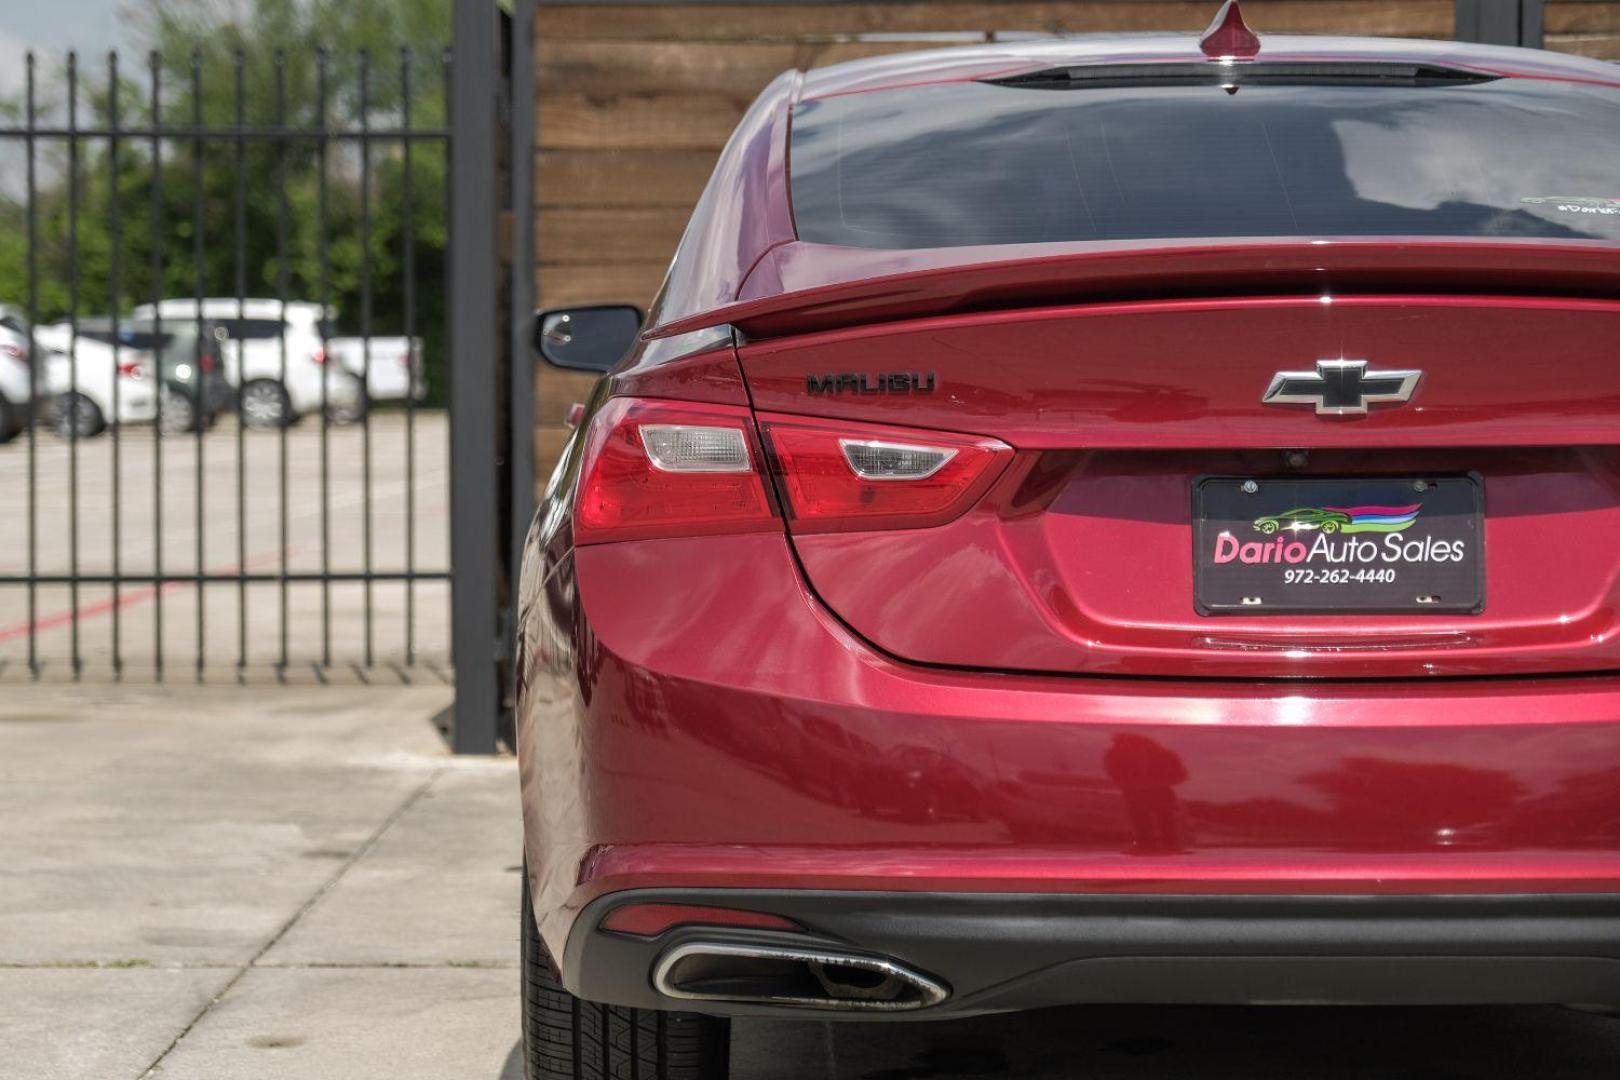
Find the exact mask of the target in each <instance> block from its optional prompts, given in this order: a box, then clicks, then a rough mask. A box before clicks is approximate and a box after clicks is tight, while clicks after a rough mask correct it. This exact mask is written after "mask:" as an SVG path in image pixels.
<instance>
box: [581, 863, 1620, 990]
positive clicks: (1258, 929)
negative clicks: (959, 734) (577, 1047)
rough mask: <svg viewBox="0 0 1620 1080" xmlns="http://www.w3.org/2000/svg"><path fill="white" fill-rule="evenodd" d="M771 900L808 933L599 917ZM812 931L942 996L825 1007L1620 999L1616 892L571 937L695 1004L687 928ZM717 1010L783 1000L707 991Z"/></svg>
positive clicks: (798, 944) (1002, 909)
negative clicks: (725, 915)
mask: <svg viewBox="0 0 1620 1080" xmlns="http://www.w3.org/2000/svg"><path fill="white" fill-rule="evenodd" d="M647 902H654V903H678V904H702V905H711V906H722V907H733V908H741V909H744V910H748V911H763V912H768V913H771V914H776V915H782V916H786V917H788V918H791V919H793V920H794V921H796V922H798V923H799V924H800V925H801V926H803V927H804V928H805V930H804V932H803V933H786V932H779V931H769V932H767V931H758V930H754V931H736V930H732V931H725V930H719V929H710V928H701V927H681V928H676V929H673V930H670V931H668V932H666V933H664V934H662V935H660V936H658V937H654V938H648V937H635V936H631V935H627V934H619V933H611V932H607V931H603V930H600V929H598V928H597V927H598V924H599V923H600V922H601V919H602V918H603V917H604V916H606V915H607V914H608V913H609V912H611V911H612V910H613V909H614V908H616V907H618V906H619V905H621V904H626V903H647ZM713 942H723V943H729V944H739V945H742V946H744V947H749V946H753V947H762V948H764V949H767V950H769V949H774V948H781V947H794V948H803V949H809V950H815V951H822V952H838V953H847V954H853V955H856V956H864V957H872V958H880V959H884V960H888V961H891V962H896V963H899V964H901V965H904V966H905V967H907V968H909V969H911V970H912V971H915V972H917V973H920V974H922V975H924V976H927V977H929V978H930V979H931V980H933V981H934V982H936V983H938V984H940V985H942V986H943V987H944V988H945V989H946V991H947V996H946V997H945V999H944V1000H943V1001H941V1002H940V1003H939V1004H936V1005H932V1006H929V1007H924V1008H917V1009H915V1010H910V1011H900V1012H877V1011H871V1012H869V1011H862V1010H859V1009H854V1010H850V1009H839V1010H829V1011H828V1012H827V1015H829V1016H849V1017H851V1018H857V1019H874V1018H882V1017H886V1016H894V1017H898V1018H906V1017H909V1018H913V1019H926V1018H930V1017H940V1016H956V1015H968V1014H974V1013H985V1012H1002V1011H1010V1010H1019V1009H1032V1008H1042V1007H1046V1006H1051V1005H1068V1004H1101V1003H1107V1004H1119V1003H1148V1002H1156V1003H1167V1004H1327V1003H1332V1004H1401V1005H1426V1004H1532V1003H1577V1002H1581V1003H1609V1002H1620V898H1615V897H1604V896H1597V897H1593V896H1560V897H1548V896H1488V897H1486V896H1465V897H1458V896H1449V897H1389V896H1360V897H1297V896H1296V897H1231V896H1184V897H1155V896H1118V897H1096V896H1054V895H1028V894H1025V895H1017V894H1000V895H996V894H988V895H987V894H959V895H948V894H925V893H840V892H769V891H759V892H749V891H735V890H733V891H726V890H647V891H639V892H634V893H627V894H619V895H615V896H613V897H605V898H603V899H602V900H599V901H597V902H596V903H594V904H592V905H590V906H589V907H588V908H586V909H585V911H584V912H583V913H582V915H581V917H580V918H579V920H578V922H577V923H576V928H575V930H574V933H573V934H572V935H571V936H570V938H569V941H568V945H567V950H566V952H565V953H564V954H563V962H562V969H563V977H564V981H565V983H566V984H567V985H568V986H569V988H570V989H571V990H573V991H574V992H575V993H577V994H579V995H580V996H582V997H585V998H587V999H589V1000H592V1001H602V1002H611V1003H614V1004H622V1005H632V1006H638V1007H643V1008H665V1009H668V1008H692V1007H693V1005H692V1003H691V1002H683V1001H680V1000H674V999H670V998H667V997H664V996H662V995H661V994H659V993H658V992H657V991H656V990H655V989H654V987H653V984H652V980H651V979H650V978H649V972H651V971H653V970H655V969H656V968H657V966H658V964H659V961H660V959H661V958H663V957H665V956H667V955H669V954H670V953H671V951H672V950H675V949H677V948H679V947H681V946H683V945H688V946H690V945H693V944H695V943H713ZM698 1007H699V1008H701V1009H703V1010H704V1011H709V1012H720V1013H732V1014H738V1015H755V1014H771V1013H781V1012H783V1011H784V1008H783V1007H781V1006H773V1005H770V1004H768V1003H761V1002H758V1001H755V1002H748V1001H705V1002H703V1003H702V1004H701V1005H699V1006H698Z"/></svg>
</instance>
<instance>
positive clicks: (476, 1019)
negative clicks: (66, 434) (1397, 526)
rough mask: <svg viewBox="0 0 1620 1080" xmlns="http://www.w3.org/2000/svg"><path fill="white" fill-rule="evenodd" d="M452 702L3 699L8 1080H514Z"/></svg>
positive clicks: (974, 1046)
mask: <svg viewBox="0 0 1620 1080" xmlns="http://www.w3.org/2000/svg"><path fill="white" fill-rule="evenodd" d="M449 693H450V692H449V690H448V689H447V688H444V687H432V686H429V687H423V686H392V687H378V686H371V687H366V686H358V685H355V686H326V687H321V686H294V687H289V688H286V689H284V690H280V691H278V692H277V693H275V694H273V695H253V694H244V693H243V692H242V691H241V690H239V689H235V688H232V687H185V688H158V687H127V686H126V687H121V688H116V689H96V688H91V687H71V686H61V685H49V684H47V685H33V686H28V685H24V686H13V687H8V688H7V690H6V691H5V693H4V694H0V821H4V822H5V827H4V828H0V1034H3V1038H0V1080H136V1078H159V1077H161V1078H164V1080H271V1078H275V1080H289V1078H297V1080H328V1078H329V1080H355V1078H361V1077H378V1078H383V1077H386V1078H388V1080H448V1078H456V1080H462V1078H475V1080H484V1078H488V1080H521V1072H520V1069H519V1066H518V1063H517V1056H516V1048H517V1031H518V1001H517V977H518V973H517V970H516V968H515V964H514V961H515V956H516V950H517V944H516V927H517V923H516V916H515V911H516V905H517V897H518V876H517V864H518V859H519V854H518V837H519V826H518V815H517V807H516V783H517V782H516V776H515V765H514V764H513V762H512V761H511V759H509V758H495V759H483V758H462V759H456V758H452V757H450V756H448V755H446V754H445V752H444V750H443V747H442V744H441V742H440V740H439V737H438V735H437V733H436V732H435V730H434V727H433V723H432V720H433V718H434V717H435V716H436V715H437V714H438V713H439V712H440V711H441V710H442V709H443V708H444V707H445V706H446V704H447V703H448V701H449ZM733 1044H734V1070H733V1075H734V1076H735V1077H736V1078H737V1080H931V1078H946V1077H968V1076H973V1077H999V1078H1013V1077H1016V1078H1020V1080H1059V1078H1062V1080H1080V1078H1085V1080H1170V1078H1175V1080H1257V1078H1260V1077H1265V1078H1268V1080H1270V1078H1277V1080H1340V1078H1343V1080H1350V1078H1356V1080H1368V1078H1379V1080H1486V1078H1490V1080H1510V1078H1511V1080H1519V1078H1524V1077H1535V1078H1537V1080H1591V1078H1595V1077H1605V1076H1611V1075H1613V1074H1614V1070H1615V1066H1616V1063H1617V1062H1620V1021H1613V1020H1608V1019H1603V1018H1600V1017H1594V1016H1589V1015H1585V1014H1582V1013H1577V1012H1572V1011H1569V1010H1565V1009H1559V1008H1489V1009H1313V1008H1293V1009H1259V1008H1257V1009H1207V1008H1203V1009H1200V1008H1106V1009H1096V1008H1093V1009H1066V1010H1055V1011H1049V1012H1042V1013H1033V1014H1027V1015H1018V1016H1004V1017H986V1018H981V1019H976V1020H971V1021H962V1022H942V1023H932V1024H929V1023H917V1024H907V1025H881V1024H870V1023H839V1024H824V1023H818V1022H810V1021H805V1022H792V1023H788V1022H748V1023H739V1024H738V1025H737V1026H736V1028H735V1030H734V1035H733Z"/></svg>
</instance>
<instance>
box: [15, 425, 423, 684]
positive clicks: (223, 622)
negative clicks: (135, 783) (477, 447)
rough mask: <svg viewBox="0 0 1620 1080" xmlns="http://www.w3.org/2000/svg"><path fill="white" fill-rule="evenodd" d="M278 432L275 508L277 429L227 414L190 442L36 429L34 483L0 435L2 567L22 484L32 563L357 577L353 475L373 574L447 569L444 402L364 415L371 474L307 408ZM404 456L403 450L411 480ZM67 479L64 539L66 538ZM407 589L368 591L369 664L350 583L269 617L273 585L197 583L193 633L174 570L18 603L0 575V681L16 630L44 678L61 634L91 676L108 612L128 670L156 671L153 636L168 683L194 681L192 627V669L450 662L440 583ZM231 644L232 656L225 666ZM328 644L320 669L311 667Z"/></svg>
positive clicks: (103, 655) (21, 671)
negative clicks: (241, 422)
mask: <svg viewBox="0 0 1620 1080" xmlns="http://www.w3.org/2000/svg"><path fill="white" fill-rule="evenodd" d="M285 435H286V438H285V450H286V485H285V492H286V501H285V512H283V510H284V507H283V498H282V496H283V485H282V480H281V476H282V449H283V440H282V433H281V432H272V431H240V432H239V430H238V428H237V426H236V423H235V420H234V418H231V417H226V418H223V419H222V420H221V422H220V423H219V424H218V425H217V426H215V427H214V428H213V429H212V430H211V431H209V432H207V433H206V434H204V435H203V436H202V437H201V438H200V439H198V438H195V437H193V436H190V435H182V436H169V437H164V438H162V439H161V441H160V440H159V439H157V438H156V437H155V436H154V433H153V430H152V428H151V427H150V426H144V427H129V428H126V429H124V430H123V432H122V434H121V438H120V439H119V440H118V441H117V442H116V443H115V441H114V439H113V438H112V437H111V435H110V434H104V435H102V436H99V437H97V438H94V439H87V440H83V441H81V442H80V443H79V444H78V446H77V448H76V449H75V448H73V447H71V446H70V445H69V444H68V443H66V442H64V441H62V440H61V439H58V438H57V437H56V436H55V435H54V434H52V433H50V432H48V431H45V430H40V431H38V432H37V440H36V446H37V453H36V457H35V461H34V464H33V466H32V480H31V478H30V464H29V453H28V447H27V440H26V438H18V439H15V440H13V441H12V442H10V443H7V444H5V445H3V446H0V575H13V574H15V575H20V574H24V573H26V572H27V570H28V566H29V550H30V545H29V530H30V527H31V525H30V520H31V519H30V513H29V497H28V493H29V491H30V490H33V491H34V492H35V493H36V495H37V503H36V504H35V506H34V510H33V517H32V529H33V533H34V537H35V541H34V546H33V550H34V565H35V568H36V570H37V572H38V573H41V574H61V575H65V574H68V573H69V572H70V570H71V569H72V567H73V566H74V563H75V559H76V560H77V566H78V570H79V573H82V574H110V573H111V572H112V570H113V565H114V555H115V552H116V555H117V559H118V565H119V568H120V570H121V572H122V573H124V574H151V573H153V572H154V571H155V570H157V569H158V567H159V561H158V558H157V556H158V555H159V554H160V555H161V569H162V570H163V571H164V572H165V573H169V574H191V573H195V572H196V571H197V570H198V568H199V567H200V568H201V569H202V571H203V572H205V573H214V574H234V573H235V572H236V568H237V567H239V566H240V567H243V568H245V569H246V570H247V571H248V572H250V573H279V572H280V571H282V570H283V568H285V569H286V570H287V571H289V572H292V573H314V572H320V571H322V570H323V569H325V570H329V571H333V572H338V573H342V572H351V573H352V572H357V571H360V570H362V569H363V568H364V567H365V566H366V543H365V540H366V534H367V529H368V520H367V518H368V515H367V507H368V491H367V488H368V483H369V508H370V514H369V530H370V541H371V543H370V553H371V554H370V560H371V567H372V569H373V570H375V571H379V572H397V571H403V570H405V569H406V568H407V566H408V565H410V566H414V568H415V569H416V570H417V571H419V572H420V571H442V570H443V569H444V568H445V567H446V566H447V565H448V547H449V536H448V534H449V524H448V522H449V514H448V506H449V501H448V494H447V492H448V469H449V466H448V438H449V425H448V423H447V420H446V417H445V414H444V413H443V412H440V411H437V410H424V411H421V412H419V413H418V414H417V415H416V417H415V418H414V420H413V421H409V422H408V421H407V418H406V415H405V413H403V412H401V411H397V410H395V411H387V412H378V413H377V414H376V415H375V416H374V417H373V418H372V423H371V431H370V435H369V440H370V470H369V480H368V477H367V470H366V467H365V453H366V440H367V435H366V434H365V432H364V431H363V429H362V428H360V427H332V428H330V429H329V430H327V431H326V432H325V433H324V435H323V432H322V428H321V424H320V423H319V422H318V421H316V420H313V419H310V418H307V417H306V418H305V419H304V420H303V421H302V422H300V423H298V424H296V425H294V426H293V427H292V428H290V429H288V430H287V431H286V433H285ZM239 436H240V441H239ZM323 443H324V450H323ZM407 449H409V450H410V454H409V455H407ZM239 451H240V452H239ZM323 454H324V458H325V466H324V469H323V465H322V459H323ZM115 455H116V462H115ZM75 457H76V459H77V460H76V461H75ZM408 460H411V461H414V472H413V473H412V474H411V475H407V469H406V462H407V461H408ZM199 461H200V466H199ZM238 462H240V463H241V469H240V475H238ZM75 475H76V476H77V488H78V509H77V523H76V531H77V536H78V544H77V551H76V552H75V549H74V545H73V544H72V543H71V542H70V540H71V537H72V536H73V535H74V532H75V522H74V512H73V500H72V498H71V495H72V492H73V490H74V482H73V478H74V476H75ZM160 489H161V490H160ZM238 491H240V492H241V493H242V498H241V500H240V505H241V507H242V511H243V512H242V514H241V516H240V517H239V516H238V505H239V500H238ZM115 492H116V493H117V496H118V498H117V503H118V505H117V520H116V526H115V521H114V493H115ZM408 493H409V499H408V498H407V495H408ZM199 497H200V500H199ZM283 524H285V535H283ZM115 527H116V534H117V543H116V545H115V543H114V531H115ZM159 537H161V546H160V545H159V544H158V538H159ZM408 539H409V543H410V545H411V548H412V550H407V541H408ZM408 557H409V562H408V561H407V560H408ZM410 590H411V591H410V593H409V595H408V590H407V586H406V584H405V583H403V582H392V581H391V582H379V583H376V584H374V585H373V586H372V587H371V599H372V615H373V618H372V631H371V633H372V643H371V654H372V655H371V660H372V666H371V667H370V668H369V669H368V668H367V667H366V665H365V660H366V655H365V653H366V650H365V641H366V619H365V613H366V591H367V590H366V587H365V586H364V585H362V584H358V583H335V584H332V585H330V586H328V587H326V588H325V589H323V587H322V586H321V585H319V584H294V585H291V586H289V587H288V588H287V589H286V593H285V608H286V618H285V620H283V616H282V611H283V595H282V588H281V586H280V585H279V584H275V583H268V584H253V585H249V586H247V587H246V589H245V590H241V591H239V590H238V588H237V587H236V585H234V584H223V585H218V584H216V585H210V586H206V587H205V588H204V589H203V590H202V592H203V594H204V597H205V599H204V606H203V610H202V616H203V618H202V623H201V635H200V639H199V626H198V610H197V594H198V589H197V588H196V587H195V586H193V585H191V584H189V583H177V582H171V583H169V584H166V585H163V586H162V587H154V586H153V585H151V584H144V583H139V582H135V583H130V584H126V585H124V586H123V587H122V589H121V590H120V591H119V594H118V595H117V596H116V597H115V596H114V595H113V590H112V589H111V587H110V586H106V585H81V586H80V587H79V589H78V591H77V604H75V597H74V592H73V590H72V589H70V588H69V587H67V586H65V585H48V586H39V587H38V588H37V589H36V590H35V598H34V607H33V610H32V612H31V611H30V608H29V596H28V589H27V588H26V587H24V586H20V585H15V584H0V684H4V683H5V682H8V681H16V680H17V679H19V678H24V677H26V676H27V674H28V671H27V659H28V637H29V628H30V626H32V627H33V628H34V631H35V636H36V641H37V646H36V647H37V656H38V657H39V659H40V660H41V662H42V665H43V668H42V674H43V677H44V678H46V679H61V678H67V677H71V676H72V674H73V668H72V664H71V659H72V657H73V639H74V635H75V630H76V631H77V635H78V642H79V655H80V657H81V660H82V669H81V673H82V674H83V675H85V676H87V677H96V676H103V675H105V674H107V673H108V672H109V671H110V669H111V667H112V660H113V632H114V628H115V625H116V627H117V629H118V634H119V639H120V642H121V649H122V660H123V663H124V677H125V679H126V680H133V681H141V680H146V679H150V678H151V677H152V676H153V675H154V674H155V663H154V661H155V658H156V653H157V650H156V649H155V648H154V643H155V642H157V641H159V640H161V641H162V644H163V653H164V657H165V666H166V669H167V673H168V675H169V676H170V677H171V678H172V677H174V676H175V674H176V673H179V675H180V676H181V677H184V678H188V679H189V678H192V677H193V671H194V669H195V662H196V657H197V653H198V645H199V640H200V641H201V648H202V655H203V659H204V664H205V666H204V669H203V672H202V677H203V678H204V679H209V680H220V679H229V680H231V681H235V680H237V679H238V678H239V677H240V678H244V679H269V678H272V677H273V678H276V679H278V680H283V681H284V680H286V679H289V678H291V679H295V680H298V679H302V680H310V679H314V678H316V677H317V675H318V676H319V677H321V678H328V679H330V678H338V679H352V680H360V681H364V680H368V679H369V680H373V681H374V680H377V679H382V680H389V679H392V681H402V680H403V679H407V678H412V677H416V678H418V679H421V678H426V679H439V680H442V678H443V676H444V672H445V671H446V670H447V668H448V654H449V638H448V604H449V590H448V588H447V587H446V585H445V584H444V583H442V582H436V581H419V582H416V583H414V585H412V586H410ZM75 607H77V608H78V611H79V618H78V620H77V627H75V621H74V618H73V615H72V612H73V610H74V608H75ZM160 618H161V636H160V631H159V619H160ZM284 627H285V643H286V659H287V666H286V667H285V668H283V667H282V666H281V660H282V647H283V633H284V629H283V628H284ZM407 627H410V633H409V636H407ZM244 643H245V645H246V665H245V667H243V668H241V669H238V666H237V664H238V661H239V660H240V659H242V655H241V654H242V647H243V645H244ZM328 648H329V649H330V657H331V660H332V662H333V667H332V668H331V669H327V670H322V671H320V672H317V671H316V670H315V665H316V664H318V663H319V662H320V661H321V660H323V659H324V658H325V657H326V656H327V654H328ZM408 654H414V656H415V658H416V660H417V662H418V665H419V666H418V667H417V668H416V669H415V670H414V671H406V670H405V668H406V663H405V661H406V659H407V656H408Z"/></svg>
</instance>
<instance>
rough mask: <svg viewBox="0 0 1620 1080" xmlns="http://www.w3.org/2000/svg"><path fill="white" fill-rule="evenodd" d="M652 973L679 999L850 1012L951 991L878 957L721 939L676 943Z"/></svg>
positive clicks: (916, 1004)
mask: <svg viewBox="0 0 1620 1080" xmlns="http://www.w3.org/2000/svg"><path fill="white" fill-rule="evenodd" d="M652 981H653V987H654V988H655V989H656V990H657V991H658V992H659V993H660V994H663V995H664V996H665V997H669V998H674V999H676V1000H678V1001H729V1002H735V1003H741V1004H759V1005H783V1006H787V1007H791V1008H799V1009H837V1010H843V1011H850V1012H854V1011H864V1012H903V1011H906V1010H910V1009H926V1008H928V1007H929V1006H931V1005H938V1004H939V1003H940V1002H942V1001H944V1000H945V999H946V998H947V997H949V996H950V991H949V990H948V989H946V988H945V986H944V985H943V984H941V983H939V982H938V981H936V980H934V979H932V978H929V977H928V976H927V975H924V974H922V973H921V972H918V971H913V970H912V969H911V968H908V967H906V966H905V965H904V964H901V963H899V962H897V961H894V960H887V959H884V958H882V957H877V956H862V955H860V954H859V953H841V952H834V951H831V950H825V949H817V948H797V947H792V946H782V947H778V946H774V945H753V944H737V943H731V942H718V941H688V942H683V943H682V944H679V945H676V946H675V947H674V948H672V949H670V950H669V951H668V952H666V953H664V954H663V955H662V956H660V957H659V958H658V962H657V963H656V964H654V965H653V972H652Z"/></svg>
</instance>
